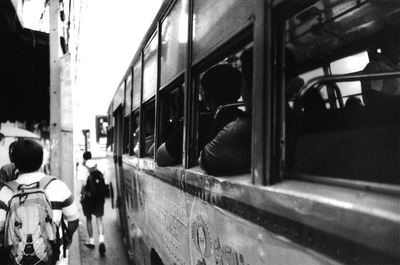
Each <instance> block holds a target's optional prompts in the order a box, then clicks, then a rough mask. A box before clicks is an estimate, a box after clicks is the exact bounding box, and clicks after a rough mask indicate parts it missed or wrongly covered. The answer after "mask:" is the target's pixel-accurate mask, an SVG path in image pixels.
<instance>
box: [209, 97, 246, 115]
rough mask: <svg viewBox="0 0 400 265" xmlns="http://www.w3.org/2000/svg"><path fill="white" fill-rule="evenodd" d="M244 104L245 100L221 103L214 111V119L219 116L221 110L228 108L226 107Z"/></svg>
mask: <svg viewBox="0 0 400 265" xmlns="http://www.w3.org/2000/svg"><path fill="white" fill-rule="evenodd" d="M242 106H244V102H243V101H240V102H235V103H231V104H225V105H221V106H219V107H218V108H217V109H216V110H215V112H214V115H213V117H214V119H216V118H217V117H218V114H219V112H220V111H221V110H223V109H226V108H233V107H242Z"/></svg>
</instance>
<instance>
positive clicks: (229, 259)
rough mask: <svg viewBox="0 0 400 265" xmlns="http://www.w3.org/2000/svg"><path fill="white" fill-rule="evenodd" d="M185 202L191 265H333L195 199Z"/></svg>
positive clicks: (323, 258) (305, 249)
mask: <svg viewBox="0 0 400 265" xmlns="http://www.w3.org/2000/svg"><path fill="white" fill-rule="evenodd" d="M187 196H188V197H193V196H192V195H187ZM188 201H192V204H191V205H189V206H188V208H190V209H191V212H190V225H189V230H190V233H189V235H190V253H191V264H192V265H196V264H239V265H242V264H243V265H245V264H304V265H312V264H336V262H334V261H332V260H330V259H328V258H326V257H323V256H321V255H319V254H318V253H315V252H313V251H311V250H309V249H307V248H304V247H302V246H299V245H296V244H294V243H293V242H291V241H290V240H288V239H286V238H283V237H281V236H277V235H276V234H273V233H271V232H268V231H267V230H265V229H264V228H262V227H259V226H257V225H255V224H254V223H251V222H249V221H247V220H245V219H242V218H240V217H237V216H235V215H233V214H231V213H230V212H227V211H225V210H222V209H221V208H219V207H216V206H212V205H210V204H208V203H206V202H204V201H203V200H200V199H198V198H197V197H196V198H194V199H189V200H188Z"/></svg>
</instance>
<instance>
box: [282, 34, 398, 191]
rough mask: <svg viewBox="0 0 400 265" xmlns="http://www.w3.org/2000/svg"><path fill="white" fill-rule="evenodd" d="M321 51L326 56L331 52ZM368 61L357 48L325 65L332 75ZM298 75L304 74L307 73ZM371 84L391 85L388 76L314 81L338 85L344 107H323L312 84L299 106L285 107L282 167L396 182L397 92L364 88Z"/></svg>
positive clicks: (303, 172) (321, 174) (318, 174)
mask: <svg viewBox="0 0 400 265" xmlns="http://www.w3.org/2000/svg"><path fill="white" fill-rule="evenodd" d="M389 39H390V38H389ZM296 41H299V40H296ZM349 49H351V47H349ZM371 49H372V47H371ZM320 56H321V57H322V55H320ZM324 56H326V58H325V60H329V56H334V51H329V52H327V54H326V55H324ZM368 63H369V62H368V56H367V54H366V53H365V52H362V53H359V54H356V55H352V56H348V57H344V58H342V59H340V60H337V61H334V62H332V63H331V65H330V67H331V71H332V74H334V75H335V74H349V73H357V72H358V71H364V73H365V70H363V69H364V68H365V67H366V65H367V64H368ZM372 63H376V62H372ZM300 70H301V69H300ZM386 71H390V69H389V68H387V70H386ZM300 72H301V71H300ZM301 76H302V77H304V78H309V76H310V74H309V73H307V74H305V75H301ZM338 81H339V80H338ZM376 84H378V85H379V84H382V85H391V84H393V81H390V82H387V83H385V82H382V81H381V82H376V80H365V81H355V82H335V83H331V84H326V85H320V86H316V87H317V88H321V87H327V88H328V89H329V88H330V87H335V86H336V85H337V86H338V87H339V88H340V91H341V95H342V98H340V100H342V101H343V102H345V105H344V108H336V109H330V108H328V107H327V105H326V104H324V103H326V101H324V98H323V96H322V93H321V91H320V90H317V89H315V88H313V87H311V88H310V89H309V90H307V92H305V93H304V94H303V97H302V98H301V99H299V100H296V102H295V104H299V105H297V107H296V106H295V107H293V109H288V111H287V112H286V113H287V119H286V122H287V126H286V128H288V129H287V142H286V147H287V153H286V165H287V170H288V171H289V172H292V173H294V174H298V175H307V176H310V175H311V176H314V177H331V178H341V179H347V180H362V181H370V182H377V183H391V184H400V180H399V178H398V175H399V173H400V167H399V163H398V157H399V148H398V142H399V140H400V138H399V135H400V134H399V132H400V126H399V124H400V123H399V118H400V117H399V111H398V106H399V105H400V104H399V98H400V97H399V96H396V95H395V94H390V93H386V94H385V93H381V92H378V91H376V90H374V91H371V90H369V91H368V88H369V87H372V85H376ZM361 86H365V89H364V88H363V89H361ZM328 92H329V91H328ZM328 94H329V93H328ZM365 96H368V98H369V99H370V101H369V102H368V104H367V103H365V102H363V101H362V98H364V97H365ZM328 100H330V99H328ZM334 100H336V99H334Z"/></svg>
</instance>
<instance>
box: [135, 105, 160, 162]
mask: <svg viewBox="0 0 400 265" xmlns="http://www.w3.org/2000/svg"><path fill="white" fill-rule="evenodd" d="M142 117H143V121H142V123H141V124H142V126H143V129H140V133H142V134H143V137H142V136H141V137H140V138H141V144H140V148H141V149H142V156H150V157H153V156H154V118H155V103H154V100H151V101H150V102H146V103H144V104H143V116H142ZM135 149H136V148H135ZM137 150H138V149H137Z"/></svg>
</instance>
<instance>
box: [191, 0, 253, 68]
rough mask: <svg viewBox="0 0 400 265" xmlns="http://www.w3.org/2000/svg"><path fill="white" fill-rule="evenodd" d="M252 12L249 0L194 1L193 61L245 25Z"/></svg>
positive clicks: (251, 3)
mask: <svg viewBox="0 0 400 265" xmlns="http://www.w3.org/2000/svg"><path fill="white" fill-rule="evenodd" d="M253 12H254V10H253V1H251V0H226V1H214V0H196V1H194V17H193V59H194V61H196V60H197V59H199V58H200V57H201V56H202V55H204V54H205V53H207V52H210V51H211V49H213V48H215V46H216V45H218V44H219V43H221V42H222V41H223V40H227V39H229V38H230V37H231V36H233V35H234V34H236V33H238V32H239V31H240V30H242V29H243V28H244V27H245V26H247V25H248V23H249V18H250V17H251V16H252V15H253Z"/></svg>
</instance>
